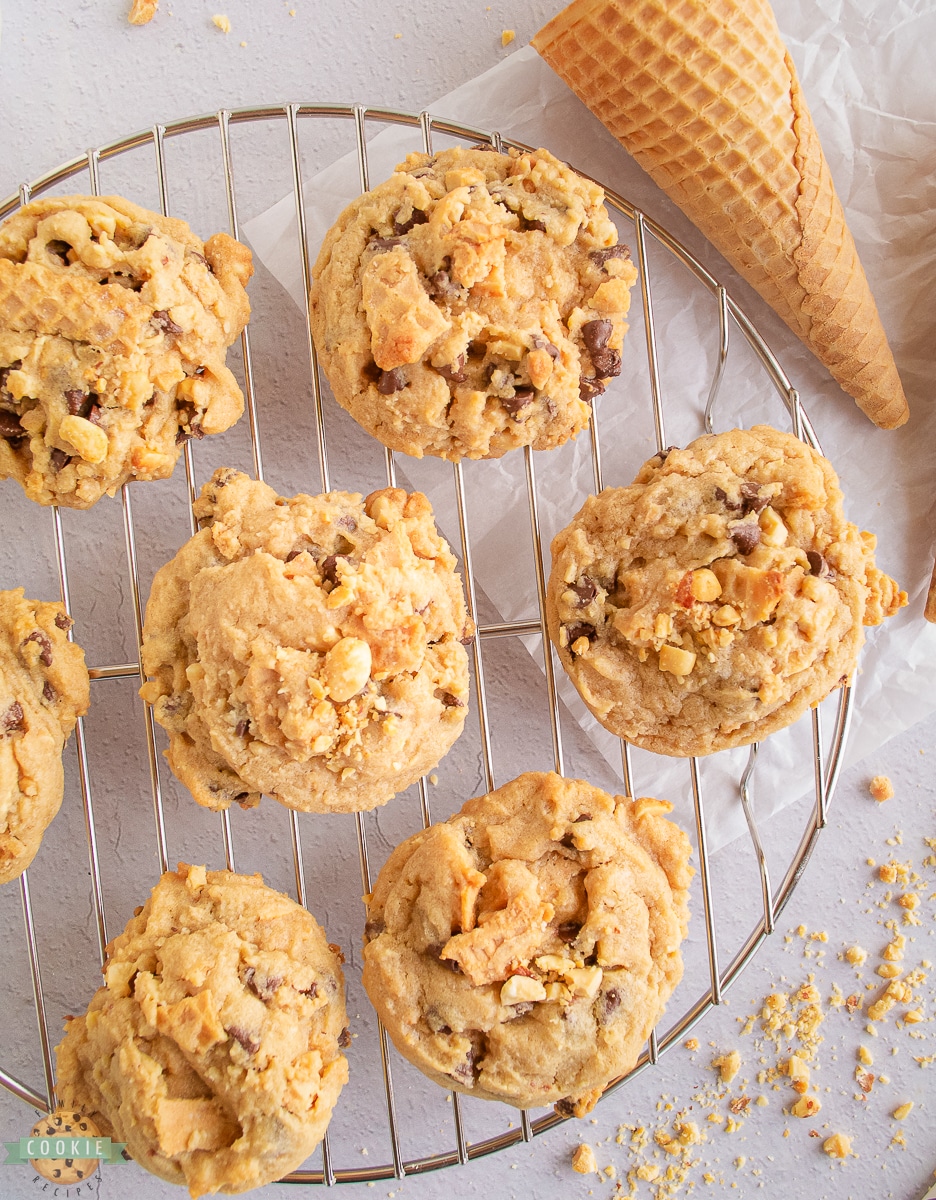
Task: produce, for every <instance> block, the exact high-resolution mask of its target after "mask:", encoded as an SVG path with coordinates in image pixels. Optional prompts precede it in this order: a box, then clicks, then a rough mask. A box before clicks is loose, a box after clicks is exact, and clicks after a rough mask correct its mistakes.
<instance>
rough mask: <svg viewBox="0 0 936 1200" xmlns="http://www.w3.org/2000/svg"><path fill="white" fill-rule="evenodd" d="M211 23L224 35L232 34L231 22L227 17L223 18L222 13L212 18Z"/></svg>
mask: <svg viewBox="0 0 936 1200" xmlns="http://www.w3.org/2000/svg"><path fill="white" fill-rule="evenodd" d="M211 23H212V25H214V26H216V27H217V28H218V29H220V30H221V32H222V33H230V32H231V22H230V20H229V19H228V18H227V17H225V16H222V15H221V14H220V13H217V14H216V15H215V16H213V17H212V18H211Z"/></svg>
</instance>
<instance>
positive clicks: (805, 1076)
mask: <svg viewBox="0 0 936 1200" xmlns="http://www.w3.org/2000/svg"><path fill="white" fill-rule="evenodd" d="M784 1071H785V1072H786V1074H787V1075H789V1077H790V1082H791V1083H792V1085H793V1089H794V1091H797V1092H799V1093H800V1094H802V1093H803V1092H805V1091H806V1089H807V1087H809V1067H808V1066H807V1065H806V1063H805V1062H804V1061H803V1059H801V1058H800V1056H799V1055H798V1054H791V1055H790V1057H789V1058H788V1059H787V1061H786V1064H785V1066H784Z"/></svg>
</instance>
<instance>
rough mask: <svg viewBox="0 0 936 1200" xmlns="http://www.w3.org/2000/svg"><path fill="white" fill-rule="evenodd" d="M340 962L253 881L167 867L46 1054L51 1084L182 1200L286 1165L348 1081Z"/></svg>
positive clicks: (263, 1178) (297, 916) (255, 1180)
mask: <svg viewBox="0 0 936 1200" xmlns="http://www.w3.org/2000/svg"><path fill="white" fill-rule="evenodd" d="M340 962H341V955H340V952H339V951H338V948H337V947H336V946H330V945H329V944H328V943H327V941H326V939H325V934H324V932H323V930H322V929H321V927H320V926H319V925H318V923H317V922H316V920H315V919H314V917H312V916H311V915H310V914H309V913H308V912H307V911H306V910H305V909H304V908H302V907H301V906H300V905H298V904H296V903H294V901H292V900H290V899H289V898H288V897H287V896H283V895H281V894H280V893H279V892H275V891H273V890H272V888H268V887H266V886H264V884H263V881H262V880H261V878H260V876H259V875H235V874H233V873H232V872H230V871H207V872H206V870H205V868H204V867H190V866H186V865H185V864H184V863H182V864H180V865H179V868H178V870H177V871H167V872H166V874H165V875H163V877H162V879H161V880H160V881H159V883H158V884H157V885H156V887H155V888H154V889H153V892H152V895H151V896H150V898H149V899H148V900H147V902H146V904H145V905H144V906H143V907H142V909H139V910H138V915H137V916H135V917H133V918H132V919H131V920H130V922H129V923H128V925H127V927H126V929H125V930H124V932H123V933H121V934H120V935H119V936H118V937H116V938H115V939H114V940H113V941H112V942H111V943H110V944H109V945H108V947H107V961H106V963H105V966H104V980H105V983H104V986H103V987H101V988H99V989H98V990H97V992H96V993H95V995H94V998H93V999H92V1001H91V1004H90V1006H89V1008H88V1011H87V1014H86V1015H85V1016H83V1017H70V1018H68V1020H67V1021H66V1023H65V1037H64V1039H63V1040H62V1042H61V1043H60V1044H59V1045H58V1046H57V1047H56V1056H57V1062H58V1073H57V1083H56V1091H57V1093H58V1097H59V1101H60V1103H61V1104H62V1105H65V1106H68V1107H71V1108H76V1109H80V1110H81V1111H82V1112H84V1113H86V1114H87V1115H88V1116H90V1117H91V1119H92V1120H93V1121H94V1122H95V1123H96V1124H97V1125H98V1126H99V1127H100V1128H101V1130H102V1131H103V1132H104V1134H105V1136H108V1137H111V1138H112V1139H114V1140H116V1141H120V1142H125V1143H126V1146H127V1151H128V1152H129V1153H130V1154H131V1155H132V1156H133V1158H134V1159H135V1160H136V1161H137V1162H138V1163H139V1164H140V1166H142V1167H145V1168H146V1169H147V1170H148V1171H152V1172H153V1174H154V1175H158V1176H160V1178H162V1179H167V1180H169V1181H170V1182H171V1183H182V1184H185V1185H187V1187H188V1189H189V1194H190V1195H191V1196H192V1197H193V1198H197V1197H198V1196H203V1195H205V1194H207V1193H213V1192H218V1191H220V1192H226V1193H237V1192H245V1191H247V1190H248V1189H249V1188H255V1187H262V1186H263V1185H264V1184H266V1183H270V1182H271V1181H272V1180H275V1179H279V1178H280V1176H282V1175H285V1174H287V1173H288V1172H289V1171H292V1170H295V1168H296V1167H298V1166H299V1164H300V1163H302V1162H304V1161H305V1159H306V1158H308V1156H309V1155H310V1154H311V1153H312V1151H313V1150H314V1149H315V1147H316V1146H317V1145H318V1143H319V1142H320V1141H321V1140H322V1136H323V1135H324V1133H325V1128H326V1126H327V1125H328V1121H329V1118H330V1116H331V1112H332V1109H333V1108H334V1105H335V1103H336V1101H337V1099H338V1094H339V1092H340V1091H341V1089H342V1087H343V1086H344V1084H345V1083H346V1081H347V1077H348V1065H347V1060H346V1059H345V1057H344V1055H343V1054H342V1053H341V1046H342V1045H346V1044H347V1042H348V1038H349V1034H348V1031H347V1029H346V1016H345V1002H344V979H343V976H342V972H341V967H340V965H339V964H340Z"/></svg>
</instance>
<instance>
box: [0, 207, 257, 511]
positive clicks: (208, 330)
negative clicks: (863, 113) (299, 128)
mask: <svg viewBox="0 0 936 1200" xmlns="http://www.w3.org/2000/svg"><path fill="white" fill-rule="evenodd" d="M252 270H253V268H252V265H251V257H250V252H249V250H247V248H246V247H245V246H242V245H241V244H240V243H239V242H236V241H234V239H233V238H230V237H228V236H227V234H222V233H219V234H215V235H214V237H212V238H209V240H208V241H207V242H202V241H201V239H200V238H198V237H197V236H196V235H195V234H194V233H193V232H192V231H191V230H190V229H189V227H188V225H186V224H185V222H184V221H180V220H175V219H173V218H170V217H163V216H160V215H159V214H158V213H152V212H149V211H148V210H147V209H143V208H140V207H139V206H138V205H135V204H132V203H130V202H129V201H127V200H124V199H122V198H121V197H118V196H106V197H95V196H58V197H42V198H40V199H38V200H34V201H32V202H31V203H30V204H28V205H26V206H25V207H23V208H22V209H20V210H19V211H18V212H16V213H15V214H14V215H13V216H12V217H10V218H9V219H8V220H7V221H5V222H4V224H3V225H2V226H0V477H7V476H10V477H12V478H15V479H17V480H19V482H20V483H21V484H22V486H23V487H24V489H25V491H26V493H27V495H29V496H30V497H31V498H32V499H33V500H36V501H38V502H39V503H41V504H53V503H54V504H64V505H67V506H69V507H72V508H88V507H89V506H90V505H92V504H93V503H95V501H96V500H98V499H99V498H100V497H101V496H102V495H104V494H108V495H113V493H114V492H115V490H116V489H117V488H118V487H119V486H120V485H121V484H122V483H124V482H125V481H126V480H127V479H161V478H165V477H166V476H167V475H169V474H170V473H171V471H172V468H173V466H174V465H175V462H176V460H177V459H178V456H179V453H180V445H181V442H182V441H184V440H185V439H187V438H190V437H202V436H204V435H205V434H210V433H219V432H221V431H222V430H224V429H227V428H228V427H229V426H231V425H232V424H233V423H234V422H235V421H236V420H237V419H238V417H239V416H240V415H241V413H242V412H243V397H242V395H241V393H240V389H239V388H238V386H237V383H236V381H235V379H234V377H233V375H232V374H231V372H230V371H229V370H228V368H227V366H226V365H225V361H224V360H225V353H226V350H227V347H228V346H230V344H231V343H232V342H233V341H234V339H235V338H236V337H237V335H238V334H239V333H240V331H241V330H242V329H243V327H244V325H245V324H246V322H247V318H248V316H249V312H250V306H249V304H248V301H247V294H246V292H245V291H244V286H245V285H246V283H247V281H248V279H249V278H250V276H251V274H252Z"/></svg>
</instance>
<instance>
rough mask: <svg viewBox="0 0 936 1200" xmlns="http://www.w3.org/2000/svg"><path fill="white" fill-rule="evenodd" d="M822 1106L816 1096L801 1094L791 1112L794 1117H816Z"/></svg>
mask: <svg viewBox="0 0 936 1200" xmlns="http://www.w3.org/2000/svg"><path fill="white" fill-rule="evenodd" d="M821 1108H822V1105H821V1104H820V1103H819V1100H818V1097H816V1096H800V1098H799V1100H797V1101H796V1103H795V1104H794V1105H793V1106H792V1108H791V1109H790V1112H791V1113H792V1114H793V1116H794V1117H814V1116H815V1115H816V1113H817V1112H819V1110H820V1109H821Z"/></svg>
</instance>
